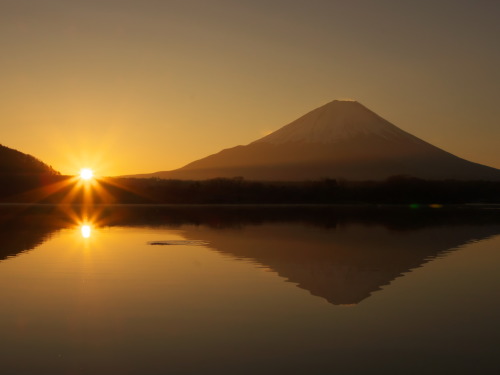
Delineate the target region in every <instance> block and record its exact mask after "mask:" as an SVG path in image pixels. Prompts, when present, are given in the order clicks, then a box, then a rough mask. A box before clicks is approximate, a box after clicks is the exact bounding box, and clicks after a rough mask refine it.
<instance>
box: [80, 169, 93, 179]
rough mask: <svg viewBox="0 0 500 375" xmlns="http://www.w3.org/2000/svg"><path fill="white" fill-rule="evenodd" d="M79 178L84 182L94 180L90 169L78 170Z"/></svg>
mask: <svg viewBox="0 0 500 375" xmlns="http://www.w3.org/2000/svg"><path fill="white" fill-rule="evenodd" d="M80 178H81V179H82V180H85V181H89V180H92V179H93V178H94V171H93V170H92V169H90V168H82V169H80Z"/></svg>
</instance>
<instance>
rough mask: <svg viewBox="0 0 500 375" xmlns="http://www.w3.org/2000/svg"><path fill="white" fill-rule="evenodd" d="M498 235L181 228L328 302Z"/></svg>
mask: <svg viewBox="0 0 500 375" xmlns="http://www.w3.org/2000/svg"><path fill="white" fill-rule="evenodd" d="M498 233H500V226H498V225H484V226H483V225H479V226H475V225H460V226H451V227H428V228H421V229H418V230H414V231H404V232H402V231H399V232H395V231H391V230H388V229H387V228H384V227H381V226H362V225H348V226H342V227H337V228H336V229H319V228H315V227H304V226H300V225H293V224H292V225H290V224H273V225H269V226H250V227H245V228H244V229H241V230H223V231H213V230H207V229H206V228H203V227H198V228H196V227H194V228H189V229H187V230H186V232H185V234H186V237H187V238H188V239H203V240H206V241H209V242H210V243H211V247H213V248H214V249H216V250H217V251H220V252H221V253H224V254H228V255H231V256H233V257H236V258H243V259H248V260H251V261H254V262H256V263H258V264H259V265H262V266H265V267H268V268H270V269H271V270H273V271H275V272H277V273H278V274H279V275H280V276H281V277H284V278H285V279H287V281H290V282H293V283H296V284H297V286H299V287H300V288H303V289H306V290H308V291H309V292H310V293H311V294H313V295H316V296H320V297H323V298H325V299H326V300H328V301H329V302H330V303H332V304H336V305H345V304H357V303H359V302H361V301H362V300H364V299H365V298H367V297H369V296H370V295H371V294H372V293H373V292H375V291H377V290H379V289H380V288H381V287H382V286H384V285H387V284H389V283H391V282H392V281H393V280H394V279H395V278H397V277H398V276H401V275H402V274H404V273H407V272H409V271H411V270H412V269H415V268H418V267H421V266H422V265H424V264H425V263H427V262H428V261H430V260H432V259H434V258H435V257H438V256H440V255H443V254H446V253H447V252H449V251H452V250H454V249H456V248H457V247H459V246H461V245H464V244H466V243H469V242H471V241H477V240H481V239H484V238H487V237H490V236H492V235H495V234H498Z"/></svg>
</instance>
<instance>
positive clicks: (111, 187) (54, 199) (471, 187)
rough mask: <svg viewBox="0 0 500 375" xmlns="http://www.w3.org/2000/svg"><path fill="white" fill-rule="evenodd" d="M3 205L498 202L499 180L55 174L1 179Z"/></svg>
mask: <svg viewBox="0 0 500 375" xmlns="http://www.w3.org/2000/svg"><path fill="white" fill-rule="evenodd" d="M0 199H1V200H2V201H3V202H40V203H60V202H66V203H83V202H94V203H137V204H145V203H146V204H147V203H149V204H155V203H162V204H412V203H413V204H432V203H436V204H463V203H500V181H496V182H494V181H456V180H442V181H440V180H423V179H418V178H413V177H408V176H395V177H391V178H389V179H387V180H385V181H364V182H354V181H343V180H334V179H323V180H318V181H303V182H258V181H247V180H244V179H242V178H232V179H227V178H217V179H211V180H203V181H181V180H163V179H155V178H152V179H134V178H105V179H101V180H99V181H98V182H97V183H94V184H90V185H85V184H81V183H80V182H78V181H77V180H76V179H75V178H73V177H68V176H60V175H56V174H43V175H42V174H38V175H34V174H33V175H10V176H6V175H1V176H0Z"/></svg>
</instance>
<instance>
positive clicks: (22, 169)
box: [0, 145, 58, 176]
mask: <svg viewBox="0 0 500 375" xmlns="http://www.w3.org/2000/svg"><path fill="white" fill-rule="evenodd" d="M39 174H48V175H54V174H58V172H56V171H55V170H54V169H52V167H50V166H48V165H47V164H45V163H43V162H41V161H40V160H38V159H37V158H35V157H33V156H31V155H28V154H24V153H22V152H20V151H17V150H14V149H12V148H9V147H5V146H3V145H0V176H1V175H8V176H12V175H39Z"/></svg>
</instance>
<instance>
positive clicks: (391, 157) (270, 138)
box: [132, 100, 500, 181]
mask: <svg viewBox="0 0 500 375" xmlns="http://www.w3.org/2000/svg"><path fill="white" fill-rule="evenodd" d="M395 175H409V176H414V177H418V178H424V179H438V180H440V179H457V180H500V170H498V169H495V168H491V167H487V166H484V165H481V164H477V163H473V162H470V161H467V160H464V159H461V158H459V157H457V156H455V155H452V154H450V153H448V152H446V151H443V150H441V149H439V148H437V147H435V146H433V145H431V144H429V143H427V142H425V141H423V140H421V139H419V138H417V137H415V136H413V135H411V134H409V133H407V132H405V131H403V130H401V129H399V128H398V127H396V126H395V125H393V124H391V123H389V122H388V121H386V120H384V119H383V118H382V117H380V116H378V115H377V114H375V113H374V112H372V111H370V110H369V109H367V108H366V107H364V106H363V105H361V104H360V103H358V102H355V101H337V100H335V101H333V102H331V103H328V104H326V105H324V106H322V107H320V108H317V109H315V110H313V111H311V112H309V113H307V114H306V115H304V116H302V117H300V118H299V119H297V120H296V121H293V122H292V123H290V124H288V125H286V126H284V127H282V128H281V129H279V130H277V131H275V132H274V133H272V134H269V135H267V136H265V137H263V138H261V139H259V140H257V141H255V142H252V143H250V144H248V145H246V146H237V147H233V148H230V149H226V150H222V151H221V152H219V153H217V154H214V155H210V156H207V157H205V158H203V159H200V160H197V161H194V162H192V163H190V164H188V165H186V166H184V167H182V168H180V169H176V170H173V171H166V172H156V173H152V174H143V175H135V176H132V177H160V178H168V179H182V180H204V179H211V178H217V177H226V178H231V177H237V176H240V177H244V178H246V179H250V180H266V181H271V180H274V181H297V180H316V179H320V178H337V179H338V178H343V179H348V180H383V179H386V178H388V177H391V176H395Z"/></svg>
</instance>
